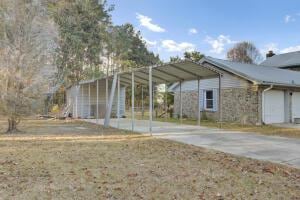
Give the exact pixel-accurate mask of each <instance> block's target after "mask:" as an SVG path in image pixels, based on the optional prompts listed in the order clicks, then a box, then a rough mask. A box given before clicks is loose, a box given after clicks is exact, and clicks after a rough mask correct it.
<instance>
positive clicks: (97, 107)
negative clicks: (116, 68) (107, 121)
mask: <svg viewBox="0 0 300 200" xmlns="http://www.w3.org/2000/svg"><path fill="white" fill-rule="evenodd" d="M96 93H97V103H96V110H97V114H96V117H97V124H99V80H97V92H96Z"/></svg>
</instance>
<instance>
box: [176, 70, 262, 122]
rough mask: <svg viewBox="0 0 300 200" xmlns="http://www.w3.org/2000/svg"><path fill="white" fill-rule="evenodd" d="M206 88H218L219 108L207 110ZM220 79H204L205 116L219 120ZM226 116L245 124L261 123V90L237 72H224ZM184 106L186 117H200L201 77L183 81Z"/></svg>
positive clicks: (222, 93) (202, 88) (223, 95)
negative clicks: (240, 76) (198, 93)
mask: <svg viewBox="0 0 300 200" xmlns="http://www.w3.org/2000/svg"><path fill="white" fill-rule="evenodd" d="M205 90H216V93H215V94H216V96H217V97H216V102H215V103H216V105H217V106H216V107H217V108H216V110H214V111H207V110H204V104H203V102H204V95H203V91H205ZM218 90H219V79H218V78H214V79H204V80H200V106H201V117H202V119H205V118H207V119H209V120H214V121H217V120H219V110H218V101H219V97H218V96H219V92H218ZM174 91H175V97H174V115H175V117H178V116H179V113H180V96H179V87H176V88H175V89H174ZM221 95H222V96H221V98H222V102H221V103H222V111H223V112H222V116H223V121H227V122H239V123H242V124H260V123H261V111H262V105H261V90H260V89H258V88H256V87H253V86H252V84H251V83H250V82H248V81H246V80H244V79H242V78H239V77H237V76H235V75H231V74H229V73H226V72H224V75H223V77H222V91H221ZM182 104H183V106H182V108H183V109H182V110H183V117H188V118H196V117H197V110H198V100H197V81H196V80H194V81H186V82H183V83H182Z"/></svg>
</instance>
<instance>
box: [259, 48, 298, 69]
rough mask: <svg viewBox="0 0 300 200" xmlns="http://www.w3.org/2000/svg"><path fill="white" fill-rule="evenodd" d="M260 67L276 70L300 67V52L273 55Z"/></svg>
mask: <svg viewBox="0 0 300 200" xmlns="http://www.w3.org/2000/svg"><path fill="white" fill-rule="evenodd" d="M260 65H263V66H268V67H277V68H287V67H295V66H299V67H300V51H295V52H290V53H284V54H279V55H274V56H272V57H270V58H267V59H266V60H265V61H263V62H262V63H261V64H260Z"/></svg>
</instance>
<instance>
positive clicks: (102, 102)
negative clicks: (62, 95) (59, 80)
mask: <svg viewBox="0 0 300 200" xmlns="http://www.w3.org/2000/svg"><path fill="white" fill-rule="evenodd" d="M110 87H111V84H109V91H108V92H109V93H108V94H109V95H110ZM125 90H126V89H125V87H121V88H120V115H121V116H123V115H125V94H126V92H125ZM98 92H99V99H98V106H99V117H100V118H103V117H104V115H105V110H106V86H105V80H100V81H99V91H98ZM66 94H67V104H68V105H70V106H71V113H72V114H73V116H75V117H77V116H78V117H81V118H89V117H96V110H97V82H93V83H90V101H89V83H86V84H81V85H80V89H79V91H78V97H77V99H78V102H77V112H78V115H77V116H76V86H73V87H71V88H69V89H68V90H67V93H66ZM116 113H117V90H116V92H115V95H114V101H113V108H112V116H115V115H116Z"/></svg>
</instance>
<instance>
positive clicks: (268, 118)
mask: <svg viewBox="0 0 300 200" xmlns="http://www.w3.org/2000/svg"><path fill="white" fill-rule="evenodd" d="M264 97H265V98H264V105H263V106H264V122H265V123H266V124H273V123H284V121H285V120H284V119H285V113H284V91H281V90H269V91H266V92H265V94H264Z"/></svg>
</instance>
